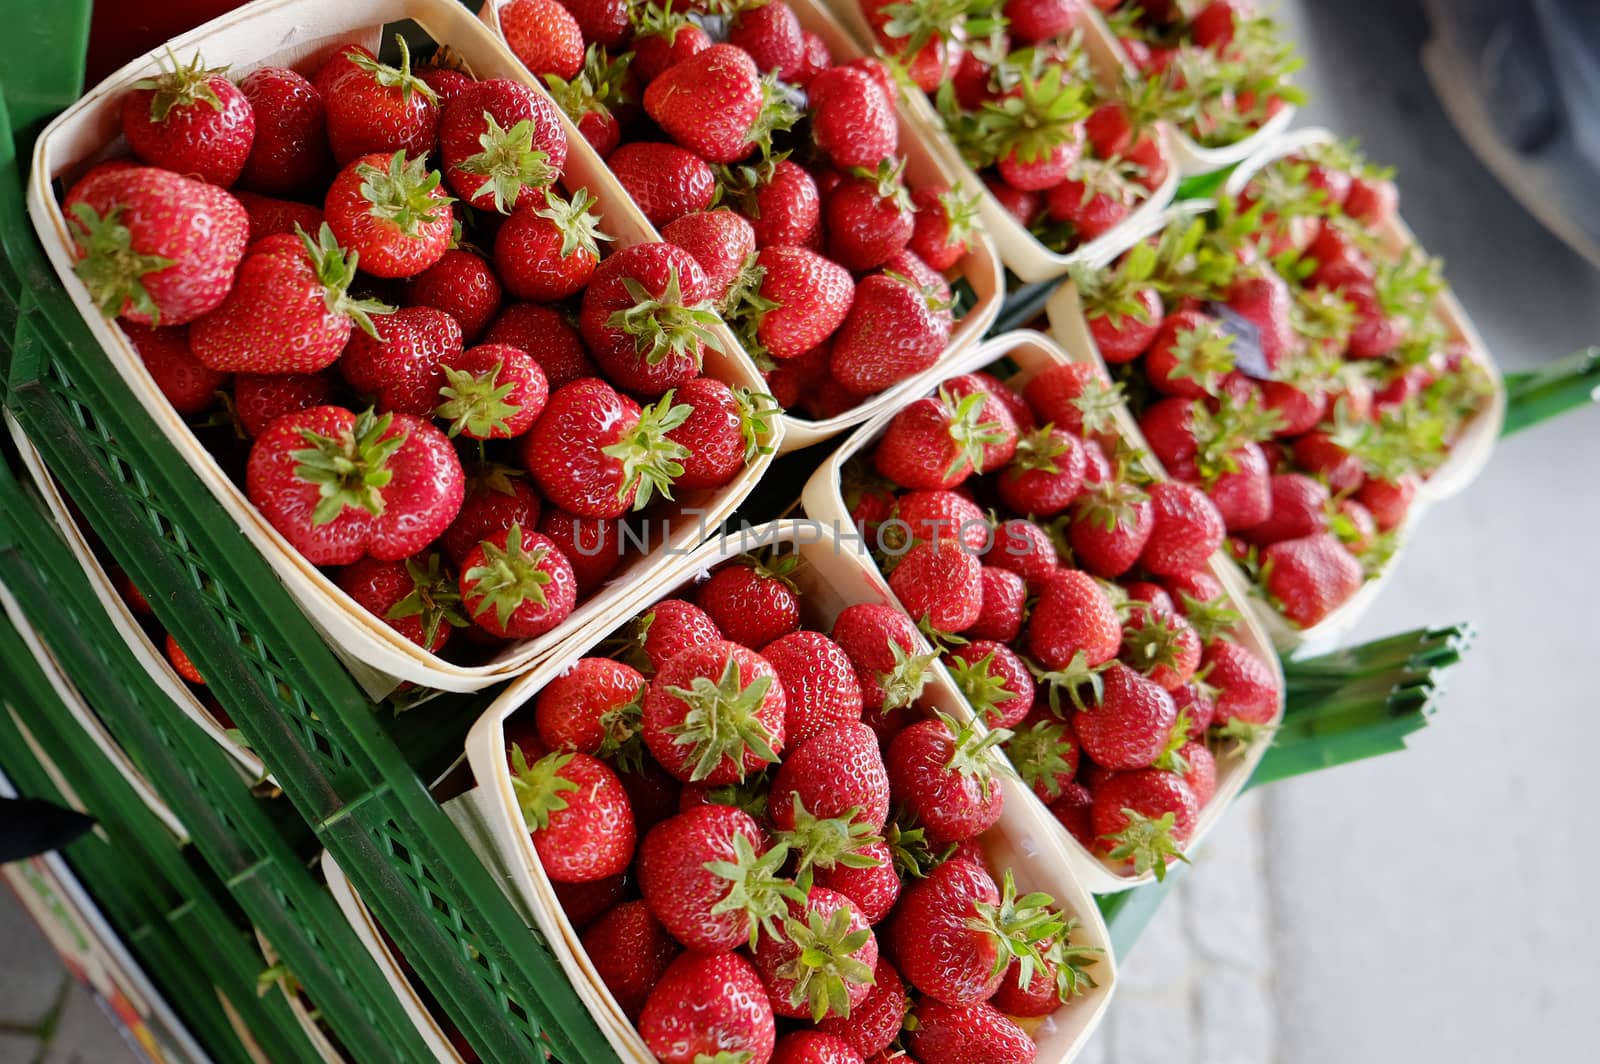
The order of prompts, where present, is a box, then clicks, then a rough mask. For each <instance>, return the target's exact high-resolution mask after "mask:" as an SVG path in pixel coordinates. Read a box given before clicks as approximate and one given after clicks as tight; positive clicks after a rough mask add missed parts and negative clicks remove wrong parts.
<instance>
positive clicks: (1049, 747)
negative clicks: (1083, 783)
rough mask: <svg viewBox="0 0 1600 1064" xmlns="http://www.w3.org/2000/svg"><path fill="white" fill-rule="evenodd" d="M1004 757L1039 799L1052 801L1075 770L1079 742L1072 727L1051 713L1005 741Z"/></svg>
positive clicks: (1065, 786) (1061, 791)
mask: <svg viewBox="0 0 1600 1064" xmlns="http://www.w3.org/2000/svg"><path fill="white" fill-rule="evenodd" d="M1005 749H1006V757H1007V758H1008V759H1009V760H1010V761H1011V764H1012V765H1013V766H1014V767H1015V768H1016V770H1017V775H1018V776H1019V777H1021V779H1022V782H1023V783H1026V784H1027V785H1028V786H1029V787H1032V788H1033V793H1034V794H1037V795H1038V796H1039V800H1040V801H1041V802H1045V803H1049V802H1053V801H1055V800H1056V799H1057V798H1059V797H1061V795H1062V794H1063V793H1064V792H1065V791H1066V788H1067V786H1068V785H1069V784H1071V783H1072V777H1073V776H1075V775H1077V772H1078V744H1077V741H1076V740H1075V739H1074V738H1073V737H1072V729H1071V727H1070V726H1069V725H1068V724H1067V723H1066V722H1065V721H1061V720H1057V719H1056V718H1055V715H1054V714H1048V713H1047V715H1044V716H1043V717H1042V719H1039V720H1037V721H1034V723H1032V724H1030V725H1029V726H1027V727H1025V728H1022V729H1020V730H1019V731H1017V733H1016V734H1015V735H1013V736H1012V737H1011V738H1010V739H1008V740H1006V746H1005Z"/></svg>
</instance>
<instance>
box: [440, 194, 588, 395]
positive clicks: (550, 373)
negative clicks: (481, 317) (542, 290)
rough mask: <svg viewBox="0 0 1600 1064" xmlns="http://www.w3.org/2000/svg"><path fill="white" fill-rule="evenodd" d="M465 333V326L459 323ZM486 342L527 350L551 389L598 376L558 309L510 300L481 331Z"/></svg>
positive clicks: (569, 325) (579, 339)
mask: <svg viewBox="0 0 1600 1064" xmlns="http://www.w3.org/2000/svg"><path fill="white" fill-rule="evenodd" d="M502 228H504V227H503V226H502ZM461 331H462V333H463V335H465V333H466V326H465V325H463V326H462V330H461ZM483 342H484V343H486V344H509V345H510V346H512V347H515V348H517V349H518V350H520V351H526V352H528V354H529V355H531V356H533V360H534V361H535V362H537V363H539V368H540V369H542V370H544V376H545V380H547V381H549V382H550V388H551V390H552V391H553V390H555V389H556V388H561V387H564V386H566V385H568V384H571V383H572V382H573V381H575V380H577V379H578V378H579V377H598V376H599V375H600V370H599V367H597V366H596V365H595V364H594V362H593V361H592V360H591V359H590V358H589V352H588V351H586V350H584V346H583V340H582V338H580V337H579V336H578V330H577V329H575V328H574V327H573V325H572V322H571V321H570V320H568V319H567V318H566V317H564V316H563V315H562V313H561V312H560V311H559V310H556V309H554V308H551V307H541V306H536V305H534V304H532V303H513V304H511V305H510V306H508V307H506V308H505V309H504V310H502V311H501V312H500V313H499V315H498V316H496V318H495V319H494V321H492V322H490V323H489V328H488V330H487V331H485V332H484V334H483Z"/></svg>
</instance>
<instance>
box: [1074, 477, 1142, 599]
mask: <svg viewBox="0 0 1600 1064" xmlns="http://www.w3.org/2000/svg"><path fill="white" fill-rule="evenodd" d="M1154 529H1155V505H1154V504H1153V503H1152V502H1151V496H1150V493H1148V492H1146V491H1145V490H1144V489H1142V488H1139V487H1136V486H1135V485H1134V484H1133V483H1131V482H1130V481H1128V480H1127V479H1125V478H1124V477H1121V476H1116V475H1113V476H1112V477H1111V478H1110V479H1108V480H1105V481H1102V482H1101V483H1099V484H1096V485H1095V486H1093V487H1090V488H1087V489H1085V490H1084V492H1083V494H1081V495H1080V496H1078V499H1077V501H1076V502H1074V503H1073V505H1072V523H1071V524H1070V525H1069V526H1068V527H1067V539H1068V541H1069V542H1070V543H1071V544H1072V553H1073V556H1074V557H1075V558H1076V559H1077V562H1078V565H1079V566H1081V567H1082V568H1083V569H1085V570H1087V571H1088V572H1090V573H1093V574H1094V575H1095V576H1099V577H1103V578H1105V579H1112V578H1114V577H1118V576H1121V575H1122V574H1123V573H1125V572H1127V571H1128V570H1129V569H1131V568H1132V567H1133V563H1134V562H1136V561H1138V560H1139V557H1140V555H1141V554H1143V553H1144V550H1145V548H1146V547H1147V546H1148V545H1149V543H1150V537H1151V535H1152V533H1153V532H1154Z"/></svg>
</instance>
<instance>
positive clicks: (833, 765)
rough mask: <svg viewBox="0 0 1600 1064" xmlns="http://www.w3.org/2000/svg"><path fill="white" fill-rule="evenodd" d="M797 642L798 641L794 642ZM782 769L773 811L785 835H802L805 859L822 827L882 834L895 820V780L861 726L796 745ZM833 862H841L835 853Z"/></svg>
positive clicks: (816, 734) (835, 729) (837, 728)
mask: <svg viewBox="0 0 1600 1064" xmlns="http://www.w3.org/2000/svg"><path fill="white" fill-rule="evenodd" d="M790 638H793V637H790ZM789 746H790V748H791V750H792V752H791V753H790V754H789V756H788V757H786V758H785V759H784V761H783V764H781V765H780V766H778V771H777V774H776V775H775V776H774V777H773V780H772V789H771V792H770V793H769V796H768V803H767V809H768V814H769V815H770V816H771V818H772V824H773V826H774V827H776V828H777V829H779V830H780V831H784V832H790V833H798V834H799V835H800V839H799V840H798V841H799V842H800V843H801V844H802V845H799V846H797V848H798V849H800V851H801V852H802V853H808V852H810V850H809V849H808V847H807V846H806V845H804V844H805V843H808V842H811V841H815V840H809V839H807V838H806V833H807V831H808V830H809V829H810V828H811V827H812V826H813V825H814V823H815V822H816V821H819V820H822V821H828V820H836V819H837V820H844V821H846V822H854V823H856V824H863V825H865V826H866V828H867V830H868V831H869V832H872V833H876V832H878V831H881V830H882V829H883V826H884V824H885V823H886V822H887V821H888V819H889V776H888V774H887V770H886V769H885V767H884V762H883V758H882V757H881V756H880V755H879V753H878V742H877V739H876V738H875V736H874V735H873V732H872V729H871V728H869V727H867V726H866V725H865V724H862V723H861V722H860V721H859V720H854V721H846V722H843V723H839V724H835V725H833V726H831V727H827V728H825V729H823V730H820V731H817V730H816V729H813V734H812V736H811V737H810V738H809V739H807V740H805V741H804V742H801V743H799V744H795V743H793V742H789ZM830 856H837V853H834V854H832V855H830Z"/></svg>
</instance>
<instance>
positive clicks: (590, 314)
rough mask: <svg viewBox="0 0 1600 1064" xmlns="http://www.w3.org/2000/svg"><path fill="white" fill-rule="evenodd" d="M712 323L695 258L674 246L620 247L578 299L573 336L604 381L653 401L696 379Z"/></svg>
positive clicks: (705, 285)
mask: <svg viewBox="0 0 1600 1064" xmlns="http://www.w3.org/2000/svg"><path fill="white" fill-rule="evenodd" d="M717 321H718V318H717V315H716V311H715V310H714V309H713V306H712V303H711V286H710V284H709V283H708V282H707V281H706V277H705V274H704V273H702V272H701V270H700V264H699V263H697V262H695V261H694V256H693V255H690V254H689V253H688V252H687V251H685V250H683V249H682V248H680V247H676V246H674V245H672V244H665V243H660V242H656V243H646V244H635V245H633V246H632V247H626V248H622V249H621V250H619V251H617V252H616V253H614V254H613V255H611V256H610V257H609V258H607V259H606V260H605V261H604V262H602V263H601V264H600V268H599V269H597V270H596V271H595V274H594V278H593V280H591V281H590V283H589V287H588V288H587V289H585V290H584V293H583V306H582V309H581V310H580V311H579V312H578V331H579V332H581V333H582V334H583V339H584V343H586V344H587V345H588V346H589V351H590V353H591V354H593V355H594V358H595V361H596V362H598V363H599V364H600V368H601V369H603V370H604V371H605V373H606V376H607V377H609V378H610V379H611V380H613V381H615V382H617V383H618V384H619V385H621V386H622V387H623V388H626V389H627V390H628V391H630V392H637V393H639V394H640V395H648V396H652V397H654V396H659V395H661V394H662V393H663V392H665V391H667V390H668V389H670V388H675V387H677V386H678V385H680V384H682V383H683V382H685V381H687V380H688V379H689V378H691V377H693V376H695V375H696V374H697V373H698V372H699V370H700V365H701V362H702V360H703V358H704V348H703V345H704V344H705V343H708V342H715V338H714V337H713V336H712V334H711V332H710V329H711V327H712V326H714V325H716V324H717Z"/></svg>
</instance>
